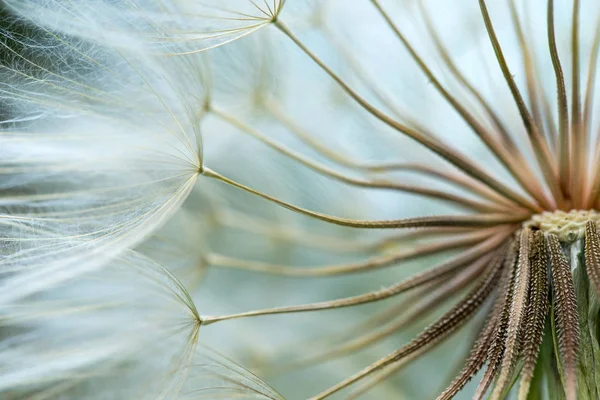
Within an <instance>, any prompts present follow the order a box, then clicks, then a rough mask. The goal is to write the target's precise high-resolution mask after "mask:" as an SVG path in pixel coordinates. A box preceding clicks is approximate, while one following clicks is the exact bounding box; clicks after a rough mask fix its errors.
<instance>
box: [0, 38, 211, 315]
mask: <svg viewBox="0 0 600 400" xmlns="http://www.w3.org/2000/svg"><path fill="white" fill-rule="evenodd" d="M0 46H1V47H3V49H4V51H5V52H6V53H7V54H9V55H10V60H9V62H8V63H5V64H4V65H2V66H0V76H1V78H0V82H1V83H0V102H1V103H2V105H3V106H4V107H5V108H6V109H8V110H9V113H10V114H9V115H10V116H9V118H8V119H6V120H4V121H3V122H2V123H1V126H2V132H1V133H0V160H1V161H0V175H2V178H1V179H0V189H1V190H2V193H3V195H2V196H1V198H0V237H1V240H2V242H3V243H5V245H3V249H2V252H1V254H0V273H1V274H2V280H1V283H0V303H2V304H6V303H9V302H11V301H13V300H15V299H18V298H21V297H24V296H27V295H29V294H32V293H35V292H39V291H42V290H44V289H45V288H48V287H51V286H52V285H54V284H58V283H60V282H61V281H64V280H68V279H71V278H73V277H75V276H77V275H78V274H80V273H85V272H87V271H90V270H93V269H94V268H97V267H99V266H101V265H103V264H104V263H105V262H106V261H107V260H109V259H110V258H111V257H113V256H115V255H117V254H119V253H120V252H121V251H122V250H124V249H127V248H131V247H133V246H134V245H135V244H137V243H139V242H141V241H142V240H143V239H144V238H146V237H147V236H148V235H150V234H151V233H152V232H153V231H155V229H156V228H157V227H159V226H161V225H162V223H163V222H164V221H165V220H166V219H167V218H168V217H169V216H170V215H172V213H173V212H174V211H175V210H177V209H178V207H179V205H180V204H181V203H182V202H183V200H184V199H185V198H186V196H187V194H188V193H189V191H190V190H191V188H192V187H193V185H194V183H195V181H196V178H197V176H198V174H199V172H200V171H201V169H202V142H201V138H200V128H199V124H200V119H201V115H202V104H203V101H204V96H205V93H204V91H203V88H202V85H201V79H202V78H201V75H202V73H201V71H200V67H196V66H194V65H192V64H189V63H188V61H187V60H185V59H184V58H168V59H161V60H158V61H156V60H153V59H152V58H148V57H144V56H142V55H139V54H138V55H135V56H133V55H131V53H127V54H125V53H122V52H120V51H117V50H109V49H107V48H105V47H99V46H97V45H91V44H89V43H86V42H83V41H80V40H78V39H77V40H75V39H73V38H71V37H68V36H63V35H60V34H57V33H55V32H52V31H49V30H45V29H38V30H37V31H36V32H35V34H31V33H30V34H28V36H27V37H25V36H20V35H19V34H17V33H12V32H3V38H2V39H1V41H0ZM4 107H3V108H4Z"/></svg>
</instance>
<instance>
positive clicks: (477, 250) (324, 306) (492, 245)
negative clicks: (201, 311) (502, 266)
mask: <svg viewBox="0 0 600 400" xmlns="http://www.w3.org/2000/svg"><path fill="white" fill-rule="evenodd" d="M510 234H511V231H509V230H507V231H504V232H500V233H498V234H497V235H495V236H493V237H491V238H489V239H487V240H486V241H485V242H483V243H481V244H479V245H476V246H473V247H472V248H470V249H469V250H466V251H465V252H463V253H461V254H459V255H458V256H456V257H454V258H453V259H451V260H449V261H445V262H442V263H440V264H438V265H436V266H434V267H433V268H431V269H428V270H427V271H424V272H421V273H419V274H415V275H413V276H411V277H409V278H407V279H405V280H403V281H401V282H398V283H396V284H394V285H391V286H388V287H385V288H382V289H379V290H376V291H372V292H368V293H364V294H360V295H357V296H352V297H346V298H343V299H337V300H331V301H323V302H319V303H310V304H304V305H299V306H288V307H277V308H267V309H264V310H255V311H248V312H243V313H239V314H230V315H221V316H204V317H202V324H203V325H209V324H212V323H215V322H218V321H224V320H229V319H236V318H246V317H254V316H260V315H273V314H288V313H297V312H308V311H318V310H330V309H336V308H343V307H351V306H355V305H360V304H367V303H372V302H376V301H379V300H383V299H388V298H391V297H394V296H397V295H399V294H401V293H405V292H407V291H409V290H411V289H414V288H417V287H420V286H421V285H423V284H426V283H429V282H431V281H433V280H436V279H440V278H442V277H444V276H446V275H447V274H450V273H452V272H454V271H456V269H457V268H460V267H462V266H464V265H466V264H468V263H470V262H474V261H475V260H477V259H478V258H481V257H483V258H487V257H490V254H494V250H495V249H497V248H499V247H501V246H503V244H504V242H505V240H506V238H507V237H508V236H510Z"/></svg>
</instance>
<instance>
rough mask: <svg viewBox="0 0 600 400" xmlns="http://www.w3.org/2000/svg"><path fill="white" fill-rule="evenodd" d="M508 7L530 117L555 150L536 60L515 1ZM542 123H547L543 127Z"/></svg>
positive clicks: (553, 135)
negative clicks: (523, 74) (520, 63)
mask: <svg viewBox="0 0 600 400" xmlns="http://www.w3.org/2000/svg"><path fill="white" fill-rule="evenodd" d="M509 6H510V15H511V19H512V21H513V25H514V26H515V33H516V35H517V39H518V41H519V48H520V49H521V56H522V57H523V68H524V70H525V79H526V81H527V95H528V97H529V107H530V108H531V115H532V117H533V121H534V123H535V125H536V126H537V128H538V131H540V132H544V137H545V140H546V143H547V144H548V147H549V148H550V150H555V148H556V137H555V136H556V134H555V132H554V129H553V127H554V122H553V121H552V119H550V120H548V118H549V117H550V116H549V115H546V114H547V110H546V108H548V107H549V106H548V99H547V97H546V96H545V94H544V93H543V89H542V88H540V84H539V79H538V76H539V74H540V71H539V70H538V68H537V65H536V60H535V57H534V53H533V49H532V48H531V46H530V44H529V43H528V41H527V39H526V37H525V32H524V30H523V25H522V23H521V20H520V18H519V13H518V12H517V6H516V4H515V0H511V1H510V3H509ZM527 10H528V8H527V6H525V12H526V13H527ZM525 20H529V16H528V15H526V16H525ZM544 121H546V122H549V123H548V124H547V125H548V126H546V127H544Z"/></svg>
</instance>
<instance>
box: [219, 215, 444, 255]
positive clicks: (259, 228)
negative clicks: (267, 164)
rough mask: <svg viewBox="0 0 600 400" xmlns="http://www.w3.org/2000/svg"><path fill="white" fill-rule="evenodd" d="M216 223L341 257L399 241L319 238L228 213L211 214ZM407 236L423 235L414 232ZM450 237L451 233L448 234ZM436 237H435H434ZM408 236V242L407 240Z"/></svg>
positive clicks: (391, 237)
mask: <svg viewBox="0 0 600 400" xmlns="http://www.w3.org/2000/svg"><path fill="white" fill-rule="evenodd" d="M214 214H215V215H214V217H213V218H214V219H215V223H216V224H219V225H222V226H226V227H227V228H231V229H237V230H240V231H243V232H247V233H251V234H254V235H261V236H264V237H266V238H268V239H272V240H274V241H279V242H289V243H293V244H295V245H299V246H303V247H308V248H314V249H323V250H327V251H334V252H340V253H366V252H372V251H379V250H381V249H383V248H385V247H387V246H390V245H392V244H394V243H395V242H396V241H398V237H397V235H389V236H386V237H383V238H381V239H378V240H370V241H367V240H361V239H358V238H343V237H341V236H334V235H327V234H319V233H317V232H314V231H310V230H308V229H301V228H299V227H294V226H290V224H287V223H285V221H280V222H274V221H269V220H267V219H263V218H259V217H257V216H254V215H249V214H246V213H243V212H239V211H234V210H231V209H222V210H221V209H217V210H215V211H214ZM407 233H413V234H415V233H420V234H421V235H423V234H426V232H421V231H414V232H407ZM450 233H451V232H450ZM434 234H435V233H434ZM410 238H411V236H410V235H409V236H408V238H407V239H410Z"/></svg>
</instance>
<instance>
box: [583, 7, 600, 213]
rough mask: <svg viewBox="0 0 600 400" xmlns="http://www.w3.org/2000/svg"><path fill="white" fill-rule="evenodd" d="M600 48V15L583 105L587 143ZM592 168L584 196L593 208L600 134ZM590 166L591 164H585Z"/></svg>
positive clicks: (598, 181) (599, 185)
mask: <svg viewBox="0 0 600 400" xmlns="http://www.w3.org/2000/svg"><path fill="white" fill-rule="evenodd" d="M599 50H600V17H599V18H598V20H597V22H596V32H595V33H594V42H593V44H592V50H591V52H590V61H589V67H588V77H587V85H586V90H585V102H584V105H583V132H584V133H583V134H584V135H585V137H586V141H587V143H590V144H591V143H592V140H591V139H592V116H593V114H594V109H593V108H594V97H595V93H596V90H595V86H596V70H597V67H598V52H599ZM591 151H592V154H591V157H590V158H591V161H592V169H591V171H588V172H589V173H588V179H587V182H586V183H587V184H586V187H585V190H584V193H585V195H586V197H585V198H584V204H585V207H586V208H591V207H594V206H595V205H596V201H597V199H598V192H599V191H600V173H598V169H597V168H593V166H594V165H593V163H594V161H595V160H598V159H600V135H598V136H597V137H596V141H595V143H594V145H593V146H592V149H591ZM585 167H586V168H589V167H590V166H589V165H586V166H585Z"/></svg>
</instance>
